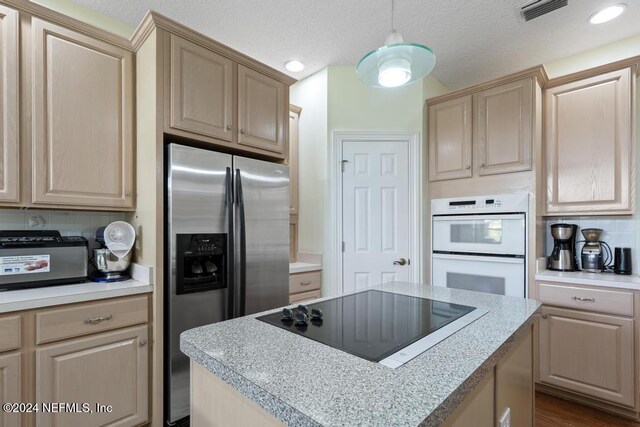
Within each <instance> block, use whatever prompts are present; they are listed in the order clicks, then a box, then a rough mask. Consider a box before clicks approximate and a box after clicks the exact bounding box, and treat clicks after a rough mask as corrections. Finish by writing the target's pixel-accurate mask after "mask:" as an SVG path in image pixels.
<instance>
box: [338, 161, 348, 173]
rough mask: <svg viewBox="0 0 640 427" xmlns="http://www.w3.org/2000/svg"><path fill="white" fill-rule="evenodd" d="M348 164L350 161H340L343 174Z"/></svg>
mask: <svg viewBox="0 0 640 427" xmlns="http://www.w3.org/2000/svg"><path fill="white" fill-rule="evenodd" d="M347 163H349V160H342V161H340V169H342V172H344V168H345V165H346V164H347Z"/></svg>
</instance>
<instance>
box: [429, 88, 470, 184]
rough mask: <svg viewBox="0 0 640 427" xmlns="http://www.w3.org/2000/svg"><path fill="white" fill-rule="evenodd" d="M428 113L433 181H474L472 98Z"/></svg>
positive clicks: (430, 178) (430, 109) (440, 106)
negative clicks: (460, 179) (456, 179)
mask: <svg viewBox="0 0 640 427" xmlns="http://www.w3.org/2000/svg"><path fill="white" fill-rule="evenodd" d="M428 110H429V180H430V181H441V180H445V179H454V178H469V177H471V133H472V132H471V130H472V129H471V95H469V96H465V97H462V98H458V99H452V100H451V101H446V102H443V103H441V104H436V105H431V106H429V109H428Z"/></svg>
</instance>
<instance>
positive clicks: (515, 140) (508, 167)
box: [473, 78, 533, 176]
mask: <svg viewBox="0 0 640 427" xmlns="http://www.w3.org/2000/svg"><path fill="white" fill-rule="evenodd" d="M532 109H533V78H527V79H524V80H519V81H516V82H513V83H508V84H504V85H501V86H497V87H493V88H491V89H487V90H484V91H482V92H479V93H477V94H475V95H474V106H473V110H474V113H473V114H474V116H473V117H474V120H473V122H474V134H473V145H474V148H475V154H474V158H475V166H474V167H475V170H476V173H477V174H478V175H480V176H482V175H494V174H500V173H509V172H520V171H526V170H531V151H532V147H531V143H532V139H533V123H532Z"/></svg>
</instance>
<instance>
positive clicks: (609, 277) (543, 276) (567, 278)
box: [535, 270, 640, 290]
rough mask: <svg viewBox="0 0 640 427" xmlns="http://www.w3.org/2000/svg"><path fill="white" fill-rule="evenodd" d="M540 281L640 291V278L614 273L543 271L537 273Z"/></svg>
mask: <svg viewBox="0 0 640 427" xmlns="http://www.w3.org/2000/svg"><path fill="white" fill-rule="evenodd" d="M535 278H536V280H538V281H548V282H560V283H570V284H573V285H588V286H600V287H604V288H618V289H633V290H640V276H638V275H637V274H632V275H629V276H625V275H622V274H613V273H586V272H584V271H552V270H543V271H540V272H539V273H536V276H535Z"/></svg>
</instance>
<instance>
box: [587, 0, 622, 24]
mask: <svg viewBox="0 0 640 427" xmlns="http://www.w3.org/2000/svg"><path fill="white" fill-rule="evenodd" d="M625 7H627V5H626V4H622V3H620V4H614V5H611V6H607V7H603V8H602V9H600V10H599V11H597V12H596V13H594V14H593V15H591V17H590V18H589V22H591V23H592V24H602V23H604V22H608V21H611V20H612V19H615V18H617V17H618V16H620V15H621V14H622V12H624V8H625Z"/></svg>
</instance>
